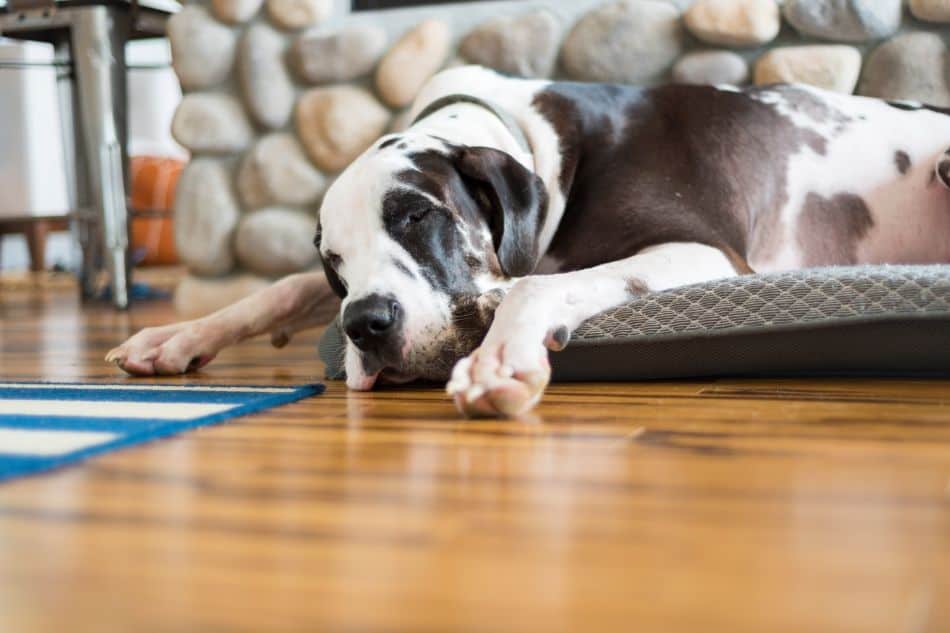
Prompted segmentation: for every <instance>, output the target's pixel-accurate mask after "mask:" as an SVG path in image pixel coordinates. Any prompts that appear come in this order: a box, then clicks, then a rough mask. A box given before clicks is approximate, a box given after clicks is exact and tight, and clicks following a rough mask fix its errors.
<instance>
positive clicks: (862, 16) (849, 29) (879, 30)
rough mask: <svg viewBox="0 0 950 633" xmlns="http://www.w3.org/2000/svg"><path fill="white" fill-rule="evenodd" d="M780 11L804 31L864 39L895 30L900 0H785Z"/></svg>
mask: <svg viewBox="0 0 950 633" xmlns="http://www.w3.org/2000/svg"><path fill="white" fill-rule="evenodd" d="M783 13H784V14H785V19H786V20H788V22H789V24H791V25H792V26H794V27H795V29H796V30H798V31H799V32H800V33H802V34H803V35H809V36H811V37H820V38H822V39H827V40H836V41H840V42H866V41H868V40H875V39H882V38H885V37H889V36H891V35H893V34H894V33H896V32H897V29H898V28H899V27H900V24H901V0H785V4H784V5H783Z"/></svg>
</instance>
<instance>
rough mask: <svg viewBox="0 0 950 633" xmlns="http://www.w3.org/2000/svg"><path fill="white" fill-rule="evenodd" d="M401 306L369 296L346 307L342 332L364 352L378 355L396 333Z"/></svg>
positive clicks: (391, 300) (376, 295)
mask: <svg viewBox="0 0 950 633" xmlns="http://www.w3.org/2000/svg"><path fill="white" fill-rule="evenodd" d="M401 319H402V306H401V305H399V302H398V301H396V300H395V299H393V298H392V297H386V296H383V295H378V294H372V295H369V296H366V297H364V298H362V299H360V300H358V301H354V302H353V303H351V304H350V305H348V306H346V310H344V311H343V331H344V332H346V335H347V336H348V337H349V338H350V340H351V341H353V345H356V346H357V347H358V348H360V349H361V350H363V351H364V352H374V351H379V349H380V347H382V346H383V344H384V343H386V342H387V341H388V340H389V339H390V338H391V337H392V334H393V333H394V332H397V331H398V328H397V327H396V326H397V325H398V324H399V322H400V321H401Z"/></svg>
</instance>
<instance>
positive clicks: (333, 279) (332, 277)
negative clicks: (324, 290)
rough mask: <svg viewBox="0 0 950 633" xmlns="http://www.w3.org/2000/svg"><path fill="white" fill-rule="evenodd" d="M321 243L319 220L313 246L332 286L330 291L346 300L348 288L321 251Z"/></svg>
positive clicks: (321, 235)
mask: <svg viewBox="0 0 950 633" xmlns="http://www.w3.org/2000/svg"><path fill="white" fill-rule="evenodd" d="M321 242H323V225H322V224H320V220H317V233H316V235H314V236H313V245H314V246H316V247H317V254H318V255H319V256H320V263H321V264H322V265H323V274H324V275H326V277H327V283H328V284H330V289H331V290H333V292H334V293H335V294H336V296H338V297H339V298H341V299H344V298H345V297H346V286H344V285H343V282H342V281H340V277H339V275H337V274H336V270H334V269H333V265H332V264H331V263H330V262H328V261H327V260H326V258H324V256H323V251H322V250H320V246H321Z"/></svg>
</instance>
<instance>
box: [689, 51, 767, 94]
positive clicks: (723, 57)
mask: <svg viewBox="0 0 950 633" xmlns="http://www.w3.org/2000/svg"><path fill="white" fill-rule="evenodd" d="M748 79H749V65H748V64H747V63H746V61H745V60H744V59H742V57H740V56H739V55H736V54H735V53H733V52H732V51H701V52H698V53H689V54H687V55H684V56H683V57H682V58H681V59H680V60H679V61H678V62H676V65H675V66H673V81H676V82H679V83H686V84H711V85H716V84H730V85H733V86H739V85H741V84H744V83H745V82H746V81H748Z"/></svg>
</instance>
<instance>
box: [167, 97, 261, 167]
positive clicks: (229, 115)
mask: <svg viewBox="0 0 950 633" xmlns="http://www.w3.org/2000/svg"><path fill="white" fill-rule="evenodd" d="M172 136H174V137H175V140H176V141H178V142H179V143H181V144H182V145H183V146H184V147H185V148H187V149H188V150H190V151H192V152H207V153H229V152H237V151H240V150H242V149H244V148H245V147H247V145H248V143H250V141H251V137H252V136H253V130H252V129H251V124H250V122H249V121H248V120H247V115H245V114H244V108H242V107H241V104H240V103H239V102H238V100H237V99H235V98H234V97H230V96H228V95H223V94H212V93H202V92H194V93H191V94H187V95H185V96H184V98H183V99H182V100H181V103H179V104H178V109H176V110H175V116H174V118H173V119H172Z"/></svg>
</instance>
